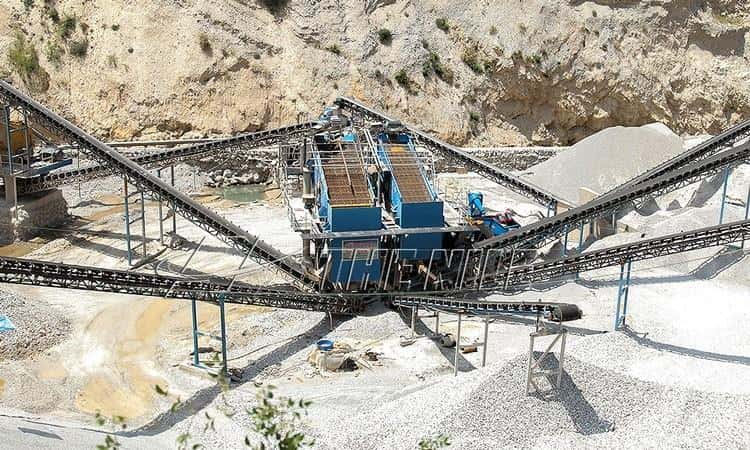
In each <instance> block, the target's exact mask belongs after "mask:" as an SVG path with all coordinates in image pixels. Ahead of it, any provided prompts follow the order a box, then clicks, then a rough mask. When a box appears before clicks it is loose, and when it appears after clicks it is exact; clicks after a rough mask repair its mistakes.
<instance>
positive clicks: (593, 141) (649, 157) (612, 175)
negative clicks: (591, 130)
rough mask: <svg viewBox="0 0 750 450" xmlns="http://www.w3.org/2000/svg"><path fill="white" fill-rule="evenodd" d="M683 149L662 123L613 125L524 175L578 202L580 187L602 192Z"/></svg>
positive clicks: (679, 140) (680, 141)
mask: <svg viewBox="0 0 750 450" xmlns="http://www.w3.org/2000/svg"><path fill="white" fill-rule="evenodd" d="M682 151H683V142H682V139H681V138H680V137H679V136H677V135H676V134H674V133H673V132H672V131H671V130H670V129H669V128H667V126H666V125H663V124H661V123H653V124H649V125H644V126H642V127H612V128H607V129H605V130H602V131H600V132H598V133H596V134H593V135H591V136H589V137H587V138H586V139H583V140H582V141H580V142H578V143H577V144H575V145H574V146H573V147H571V148H570V149H569V150H566V151H564V152H561V153H560V154H559V155H557V156H555V157H554V158H550V159H548V160H547V161H545V162H543V163H541V164H537V165H536V166H533V167H531V168H530V169H528V170H527V171H526V172H525V174H527V175H526V177H527V178H528V179H529V180H530V181H531V182H533V183H534V184H537V185H539V186H542V187H544V188H545V189H547V190H549V191H551V192H554V193H556V194H558V195H561V196H562V197H563V198H565V199H567V200H570V201H572V202H578V201H579V190H580V188H581V187H586V188H589V189H592V190H594V191H595V192H598V193H600V194H601V193H603V192H606V191H608V190H609V189H611V188H614V187H615V186H618V185H620V184H622V183H624V182H626V181H628V180H630V179H631V178H633V177H635V176H637V175H638V174H640V173H642V172H644V171H646V170H648V169H650V168H652V167H654V166H656V165H658V164H659V163H661V162H663V161H666V160H667V159H669V158H671V157H673V156H675V155H677V154H678V153H681V152H682Z"/></svg>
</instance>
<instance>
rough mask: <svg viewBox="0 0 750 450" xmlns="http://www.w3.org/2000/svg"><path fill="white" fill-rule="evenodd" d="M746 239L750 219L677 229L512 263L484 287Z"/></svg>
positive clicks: (524, 282) (513, 285)
mask: <svg viewBox="0 0 750 450" xmlns="http://www.w3.org/2000/svg"><path fill="white" fill-rule="evenodd" d="M743 240H750V220H741V221H738V222H732V223H728V224H723V225H715V226H712V227H706V228H701V229H698V230H694V231H688V232H685V233H675V234H671V235H668V236H663V237H658V238H653V239H647V240H643V241H638V242H634V243H632V244H623V245H618V246H615V247H609V248H605V249H601V250H595V251H591V252H586V253H582V254H580V255H576V256H570V257H567V258H559V259H556V260H553V261H548V262H543V263H538V264H530V265H522V266H516V267H511V269H510V276H508V272H507V271H503V272H500V273H497V274H487V276H486V277H484V281H482V283H481V288H480V289H488V290H497V289H498V288H502V287H503V285H504V284H505V283H506V280H507V285H508V287H509V288H510V289H518V288H520V287H521V286H524V285H528V284H531V283H538V282H541V281H547V280H551V279H554V278H557V277H559V276H561V275H566V274H573V273H579V272H585V271H588V270H595V269H601V268H604V267H611V266H617V265H620V264H623V263H625V262H627V261H641V260H645V259H651V258H658V257H660V256H667V255H673V254H675V253H682V252H689V251H692V250H698V249H702V248H708V247H715V246H720V245H728V244H732V243H734V242H740V241H743ZM477 288H479V286H477Z"/></svg>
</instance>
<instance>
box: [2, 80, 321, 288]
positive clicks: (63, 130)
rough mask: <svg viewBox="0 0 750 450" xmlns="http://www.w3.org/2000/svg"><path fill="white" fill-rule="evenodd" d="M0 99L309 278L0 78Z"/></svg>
mask: <svg viewBox="0 0 750 450" xmlns="http://www.w3.org/2000/svg"><path fill="white" fill-rule="evenodd" d="M0 100H2V101H3V102H4V103H6V104H11V105H17V106H20V107H23V108H24V109H25V110H26V113H27V115H29V116H31V119H32V120H33V121H34V122H36V123H42V124H46V125H48V128H50V129H52V130H55V131H56V132H58V133H59V134H61V135H63V136H66V139H67V140H69V141H71V142H75V143H77V144H78V146H79V148H80V149H81V151H83V152H85V153H87V154H89V155H90V156H91V157H93V158H94V159H96V160H98V161H99V162H100V163H101V164H102V165H105V166H108V167H112V168H113V169H114V170H115V171H117V172H118V173H120V174H121V175H122V176H123V177H125V178H127V179H129V181H130V182H131V183H132V184H134V185H136V186H138V187H139V188H140V189H141V190H142V191H146V192H150V193H151V194H152V195H154V196H155V197H156V198H159V199H161V200H163V201H166V202H168V203H169V204H170V205H171V207H172V209H173V210H174V211H175V212H177V213H179V214H180V215H182V216H183V217H185V218H186V219H188V220H189V221H190V222H192V223H193V224H195V225H197V226H198V227H199V228H201V229H203V230H205V231H207V232H209V233H210V234H212V235H214V236H216V237H217V238H219V239H221V240H223V241H224V242H226V243H227V244H229V245H231V246H232V247H233V248H235V249H237V250H239V251H240V252H241V253H243V254H249V255H250V256H251V257H253V258H255V259H259V260H263V261H268V262H270V263H272V264H273V265H274V266H275V267H276V268H278V269H279V270H280V271H282V272H283V273H285V274H286V275H289V276H291V277H292V278H293V279H294V280H296V281H299V282H302V283H303V284H309V283H310V282H312V281H313V280H312V279H311V278H310V275H308V274H307V273H306V271H305V269H304V268H303V267H302V265H301V264H299V263H298V262H296V261H294V260H291V259H290V257H288V256H287V255H284V254H283V253H281V252H280V251H278V250H277V249H275V248H273V247H272V246H271V245H269V244H267V243H265V242H263V241H262V240H260V238H258V237H256V236H253V235H252V234H250V233H248V232H247V231H245V230H243V229H242V228H240V227H238V226H236V225H234V224H233V223H231V222H230V221H228V220H226V219H224V218H223V217H221V216H219V215H218V214H216V213H215V212H213V211H211V210H209V209H208V208H206V207H204V206H202V205H200V204H198V203H196V202H194V201H193V200H192V199H191V198H190V197H188V196H187V195H185V194H183V193H181V192H179V191H178V190H176V189H175V188H174V187H172V186H170V185H168V184H167V183H165V182H164V181H162V180H160V179H159V178H157V177H155V176H153V175H151V174H150V173H149V172H148V171H147V170H146V169H145V168H143V167H141V166H139V165H138V164H136V163H134V162H133V161H130V160H129V159H127V158H126V157H124V156H123V155H121V154H120V153H119V152H117V151H115V150H113V149H112V148H110V147H108V146H107V145H105V144H103V143H102V142H100V141H98V140H97V139H95V138H94V137H92V136H91V135H89V134H88V133H86V132H84V131H83V130H81V129H80V128H78V127H76V126H75V125H73V124H72V123H70V122H68V121H67V120H65V119H63V118H62V117H60V116H58V115H57V114H55V113H53V112H51V111H49V110H48V109H47V108H45V107H44V106H42V105H41V104H39V103H38V102H36V101H35V100H33V99H31V98H30V97H28V96H27V95H25V94H23V93H22V92H20V91H19V90H17V89H16V88H14V87H13V86H11V85H9V84H8V83H6V82H4V81H0Z"/></svg>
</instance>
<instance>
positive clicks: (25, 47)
mask: <svg viewBox="0 0 750 450" xmlns="http://www.w3.org/2000/svg"><path fill="white" fill-rule="evenodd" d="M8 60H9V61H10V65H11V66H12V67H13V69H15V70H16V72H18V74H19V75H21V77H22V78H24V79H28V78H29V77H30V76H31V75H34V74H35V73H37V72H38V71H39V55H38V54H37V52H36V49H35V48H34V46H33V45H32V44H31V43H30V42H27V41H26V37H25V36H24V35H23V34H22V33H20V32H19V33H16V38H15V40H14V41H13V44H11V46H10V48H9V49H8Z"/></svg>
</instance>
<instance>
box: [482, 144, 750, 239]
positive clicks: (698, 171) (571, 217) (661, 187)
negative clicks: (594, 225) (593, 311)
mask: <svg viewBox="0 0 750 450" xmlns="http://www.w3.org/2000/svg"><path fill="white" fill-rule="evenodd" d="M748 158H750V143H744V144H742V145H739V146H736V147H733V148H731V149H729V150H725V151H723V152H721V153H717V154H715V155H713V156H710V157H707V158H704V159H700V160H698V161H694V162H692V163H690V164H688V165H687V166H685V167H683V168H681V169H679V170H676V171H672V172H667V173H665V174H663V175H660V176H658V177H656V178H654V179H651V180H649V181H644V182H642V183H640V184H638V185H635V186H631V187H628V188H625V189H623V190H622V191H616V192H614V193H612V194H609V195H606V196H601V197H597V198H596V199H594V200H592V201H591V202H588V203H586V204H585V205H582V206H579V207H577V208H573V209H571V210H568V211H566V212H563V213H562V214H557V215H555V216H552V217H547V218H544V219H541V220H539V221H538V222H535V223H533V224H531V225H527V226H524V227H521V228H519V229H517V230H513V231H510V232H508V233H506V234H503V235H501V236H497V237H494V238H490V239H487V240H484V241H481V242H478V243H477V244H476V245H475V246H476V247H477V248H491V247H494V248H505V247H509V246H522V245H526V246H538V245H539V244H541V243H543V242H545V241H546V240H547V239H552V238H556V237H559V236H562V235H563V234H565V232H566V231H569V230H574V229H576V227H577V226H578V225H579V224H581V223H585V222H587V221H590V220H591V219H594V218H596V217H601V216H606V215H609V214H612V212H614V211H616V210H617V209H619V208H622V207H623V206H625V205H626V204H627V203H629V202H633V201H637V200H639V199H643V198H644V197H647V196H651V195H656V194H661V193H664V192H668V191H670V190H674V189H677V188H679V187H682V186H685V185H688V184H691V183H694V182H696V181H699V180H701V179H703V178H705V177H706V176H709V175H711V174H713V173H717V172H719V171H721V170H722V169H723V168H724V167H727V166H731V165H735V164H739V163H742V162H744V161H746V160H747V159H748Z"/></svg>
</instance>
